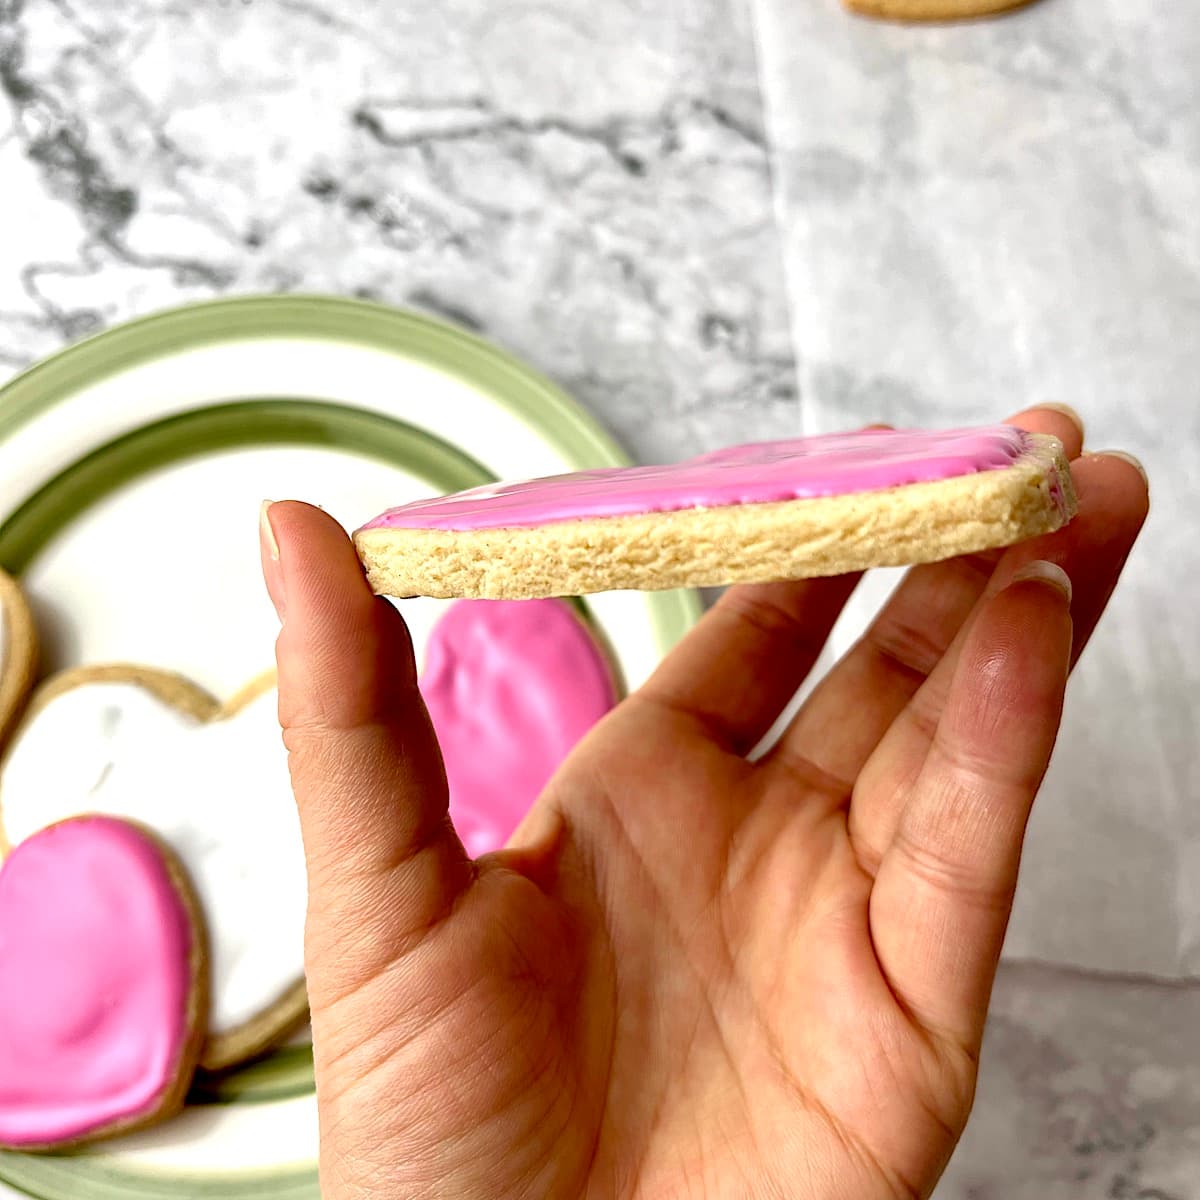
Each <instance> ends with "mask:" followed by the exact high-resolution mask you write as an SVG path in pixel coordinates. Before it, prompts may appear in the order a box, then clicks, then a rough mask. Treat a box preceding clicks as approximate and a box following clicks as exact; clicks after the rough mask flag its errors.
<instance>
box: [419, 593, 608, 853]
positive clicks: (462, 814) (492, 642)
mask: <svg viewBox="0 0 1200 1200" xmlns="http://www.w3.org/2000/svg"><path fill="white" fill-rule="evenodd" d="M420 687H421V694H422V696H423V697H424V699H425V705H426V707H427V708H428V709H429V715H430V718H431V719H432V721H433V726H434V730H435V731H436V733H437V737H438V743H439V744H440V746H441V749H442V759H443V761H444V762H445V764H446V778H447V782H448V784H449V790H450V817H451V820H452V821H453V823H454V827H455V829H456V830H457V831H458V835H459V837H460V838H461V839H462V841H463V844H464V846H465V847H466V849H467V852H468V853H469V854H471V855H472V856H476V855H479V854H485V853H487V852H488V851H491V850H498V849H499V848H500V847H502V846H503V845H504V844H505V843H506V842H507V841H508V839H509V837H510V835H511V834H512V832H513V830H514V829H516V827H517V825H518V824H519V823H520V821H521V818H522V817H524V815H525V813H526V812H527V811H528V809H529V807H530V805H532V804H533V802H534V800H536V799H537V797H538V796H539V795H540V794H541V791H542V789H543V788H544V787H545V786H546V784H547V783H548V782H549V781H550V777H551V776H552V775H553V774H554V772H555V771H556V770H557V769H558V767H559V765H560V763H561V762H562V761H563V759H564V758H566V756H567V755H568V754H569V753H570V752H571V750H572V749H573V748H574V746H575V744H576V743H577V742H578V741H579V740H580V739H581V738H582V737H583V736H584V735H585V734H586V733H587V732H588V731H589V730H590V729H591V728H592V726H593V725H595V724H596V722H597V721H599V720H600V719H601V718H602V717H603V716H604V715H605V713H607V712H608V710H609V709H610V708H612V706H613V705H614V704H615V703H616V701H617V686H616V681H615V678H614V670H613V667H612V665H611V663H610V661H609V658H608V655H607V654H606V653H605V651H604V650H603V649H602V648H601V646H600V645H599V643H598V642H597V640H596V637H595V635H594V634H593V633H592V632H591V631H590V629H589V628H588V627H587V626H586V625H585V623H584V621H583V620H582V619H581V618H580V617H579V616H577V615H576V613H575V612H574V610H573V609H572V607H571V606H570V605H569V604H566V603H565V602H563V601H561V600H463V601H460V602H459V603H458V604H452V605H450V607H449V608H448V609H447V610H446V612H445V614H444V615H443V616H442V617H441V619H440V620H439V621H438V622H437V624H435V625H434V627H433V629H432V631H431V632H430V636H429V641H428V642H427V643H426V647H425V663H424V669H423V670H422V672H421V679H420Z"/></svg>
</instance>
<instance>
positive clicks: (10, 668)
mask: <svg viewBox="0 0 1200 1200" xmlns="http://www.w3.org/2000/svg"><path fill="white" fill-rule="evenodd" d="M0 612H2V613H3V616H4V620H3V622H0V639H2V640H0V748H2V747H3V746H4V744H5V743H6V742H7V741H8V735H9V734H10V733H11V732H12V731H13V727H14V726H15V725H16V723H17V719H18V718H19V717H20V715H21V710H22V708H23V707H24V705H25V700H26V698H27V697H28V695H29V690H30V688H32V687H33V681H34V678H35V676H36V674H37V659H38V650H37V632H36V630H35V629H34V624H33V615H32V614H31V613H30V611H29V605H28V604H26V602H25V597H24V595H22V593H21V589H20V588H19V587H18V586H17V584H16V581H15V580H13V579H12V578H10V577H9V576H8V575H6V574H5V573H4V572H3V571H0ZM0 846H2V843H0Z"/></svg>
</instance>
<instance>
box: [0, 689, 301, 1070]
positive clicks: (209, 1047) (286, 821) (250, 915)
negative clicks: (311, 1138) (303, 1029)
mask: <svg viewBox="0 0 1200 1200" xmlns="http://www.w3.org/2000/svg"><path fill="white" fill-rule="evenodd" d="M90 812H97V813H105V814H107V815H109V816H114V817H121V818H126V819H128V820H133V821H137V822H139V823H141V824H142V825H145V826H146V827H147V828H148V829H150V830H152V831H153V832H154V833H155V834H157V835H158V836H159V837H160V838H161V839H162V840H163V841H164V842H165V843H166V844H167V845H168V846H170V847H171V848H172V849H173V850H174V851H175V853H176V854H178V856H179V858H180V860H181V861H182V862H183V864H184V866H185V868H186V869H187V871H188V874H189V875H190V877H191V879H192V881H193V883H194V884H195V887H196V892H197V895H198V896H199V899H200V904H201V908H202V910H203V912H204V916H205V919H206V922H207V926H208V935H209V945H210V952H209V953H210V960H211V969H212V1004H211V1015H210V1025H209V1035H208V1038H207V1040H206V1041H205V1044H204V1047H203V1050H202V1052H201V1057H200V1065H201V1066H202V1067H203V1068H205V1069H207V1070H220V1069H223V1068H225V1067H228V1066H231V1065H233V1064H234V1063H238V1062H241V1061H243V1060H244V1059H246V1058H249V1057H251V1056H252V1055H254V1054H257V1053H259V1052H260V1051H262V1050H264V1049H266V1048H267V1047H268V1046H270V1045H273V1044H274V1043H275V1042H276V1041H278V1040H279V1039H280V1038H281V1037H282V1036H283V1035H285V1034H286V1033H287V1032H289V1031H290V1030H291V1029H292V1028H293V1027H294V1026H295V1025H296V1024H297V1023H298V1022H299V1021H301V1020H302V1019H303V1017H304V1014H305V1011H306V1000H305V993H304V984H303V975H304V912H305V904H306V899H307V885H306V879H305V871H304V853H303V849H302V846H301V843H300V831H299V826H298V822H297V818H296V810H295V804H294V802H293V800H292V791H291V783H290V780H289V777H288V769H287V755H286V752H285V750H284V747H283V743H282V741H281V739H280V734H279V726H278V722H277V720H276V695H275V690H274V688H273V686H272V681H271V680H270V679H266V680H263V681H260V682H259V683H258V684H256V685H255V686H253V687H252V688H250V689H248V690H247V691H246V692H244V693H243V694H242V695H241V696H239V697H237V698H235V699H234V700H232V701H231V702H230V703H229V704H227V705H221V704H220V703H219V702H218V701H216V700H215V699H213V698H212V697H211V696H209V695H208V694H207V693H205V692H203V691H202V690H201V689H199V688H197V687H196V686H195V685H194V684H191V683H189V682H188V681H187V680H184V679H181V678H180V677H178V676H176V675H172V674H169V673H166V672H161V671H152V670H149V669H145V668H137V667H120V666H116V667H92V668H79V669H76V670H72V671H67V672H65V673H63V674H61V675H58V676H56V677H54V678H53V679H51V680H50V681H48V682H47V683H46V684H44V685H43V686H42V687H41V688H40V689H39V690H38V691H37V692H36V693H35V695H34V697H33V700H32V701H31V703H30V706H29V710H28V712H27V714H26V716H25V719H24V720H23V722H22V723H21V725H20V726H19V728H18V729H17V731H16V733H15V734H14V736H13V740H12V743H11V745H10V746H9V749H8V753H7V755H6V757H5V759H4V762H3V764H2V766H0V831H2V833H3V836H4V837H5V838H6V839H7V841H8V843H9V844H10V845H14V846H15V845H19V844H20V843H21V841H22V840H23V839H24V838H27V837H29V836H30V835H31V834H33V833H35V832H36V831H37V830H38V829H41V828H42V827H43V826H45V825H47V824H50V823H51V822H54V821H61V820H64V819H66V818H68V817H73V816H78V815H80V814H82V813H90Z"/></svg>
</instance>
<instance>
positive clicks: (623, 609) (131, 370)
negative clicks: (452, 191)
mask: <svg viewBox="0 0 1200 1200" xmlns="http://www.w3.org/2000/svg"><path fill="white" fill-rule="evenodd" d="M624 461H625V458H624V456H623V455H622V454H621V452H620V451H619V449H618V448H617V447H616V445H615V444H614V443H613V442H612V441H611V439H610V438H609V437H608V436H607V435H606V434H605V433H604V432H603V431H602V430H601V429H600V428H599V426H597V425H596V424H595V422H593V421H592V420H591V419H590V418H589V417H588V416H587V415H586V414H585V413H584V412H583V411H582V410H580V409H579V408H578V407H577V406H576V405H575V404H574V403H573V402H572V401H571V400H570V399H569V398H568V397H567V396H565V395H564V394H563V393H562V392H560V391H558V390H557V389H556V388H554V387H553V386H552V385H551V384H550V383H548V382H547V381H546V380H545V379H543V378H541V377H540V376H538V375H537V374H536V373H534V372H532V371H530V370H529V369H528V368H526V367H524V366H523V365H522V364H520V363H519V362H517V361H515V360H514V359H512V358H510V357H509V356H508V355H506V354H504V353H503V352H501V351H499V350H497V349H495V348H494V347H492V346H490V345H488V344H487V343H486V342H483V341H480V340H479V339H477V338H475V337H472V336H470V335H469V334H466V333H464V332H462V331H460V330H458V329H455V328H452V327H450V326H447V325H444V324H441V323H439V322H436V321H432V320H429V319H427V318H424V317H421V316H416V315H413V314H409V313H401V312H397V311H395V310H392V309H388V308H384V307H380V306H377V305H371V304H364V303H359V302H355V301H345V300H335V299H327V298H321V297H294V296H292V297H250V298H243V299H235V300H223V301H217V302H214V303H210V304H203V305H197V306H193V307H189V308H185V309H180V310H175V311H171V312H166V313H162V314H159V315H157V316H153V317H149V318H146V319H143V320H141V321H136V322H133V323H131V324H128V325H125V326H122V327H120V328H117V329H114V330H111V331H109V332H108V333H105V334H102V335H100V336H99V337H96V338H94V339H91V340H90V341H87V342H83V343H81V344H79V345H77V346H74V347H71V348H70V349H68V350H65V351H63V352H62V353H60V354H58V355H56V356H55V357H54V358H51V359H49V360H47V361H46V362H44V363H41V364H39V365H38V366H36V367H34V368H32V369H31V370H29V371H27V372H25V373H24V374H23V375H21V376H19V377H17V378H16V379H14V380H13V381H12V382H10V383H9V384H8V385H7V386H6V387H4V388H0V565H3V566H4V567H6V568H7V569H9V570H10V571H12V572H13V573H15V574H17V575H19V576H20V578H21V581H22V583H23V585H24V587H25V589H26V591H27V592H28V593H29V595H30V598H31V600H32V602H33V605H34V607H35V610H36V612H37V615H38V619H39V625H40V632H41V635H42V640H43V643H44V647H43V648H44V652H45V653H44V659H45V662H44V665H45V667H46V669H48V670H54V669H59V668H62V667H66V666H71V665H75V664H80V663H89V662H106V661H114V660H126V661H133V662H140V663H146V664H149V665H155V666H160V667H166V668H169V669H172V670H177V671H181V672H183V673H184V674H186V675H189V676H191V677H192V678H193V679H195V680H196V682H197V683H199V684H201V685H202V686H204V687H206V688H208V689H209V690H210V691H212V692H214V693H216V694H218V695H228V694H230V693H232V692H234V691H235V690H237V689H238V688H239V687H240V686H241V685H242V684H243V683H245V682H246V681H247V680H248V679H250V678H251V677H253V676H254V675H256V674H257V673H259V672H260V671H261V670H263V669H264V668H265V667H266V666H268V665H269V664H270V661H271V646H272V643H273V639H274V634H275V627H276V626H275V619H274V615H273V613H272V612H271V610H270V606H269V604H268V603H267V601H266V599H265V597H264V595H263V593H262V587H261V582H260V578H259V571H258V561H257V555H258V550H257V531H256V528H257V510H258V506H259V502H260V501H261V500H262V499H263V498H264V497H270V498H272V499H280V498H284V497H292V496H297V497H301V498H304V499H309V500H312V501H314V502H317V503H320V504H322V505H323V506H324V507H326V508H327V509H328V510H329V511H330V512H331V513H332V514H333V515H334V516H336V517H337V518H338V519H339V520H341V521H342V523H343V524H345V525H347V526H350V527H352V526H354V525H357V524H359V523H361V522H362V521H363V520H365V519H366V518H367V517H369V516H372V515H374V513H375V512H377V511H379V510H380V509H382V508H385V507H388V506H390V505H392V504H396V503H400V502H402V501H404V500H408V499H415V498H417V497H419V496H423V495H430V494H435V493H438V492H443V491H449V490H456V489H458V488H462V487H468V486H473V485H475V484H478V483H482V482H486V481H487V480H488V479H492V478H504V477H510V478H511V477H521V476H529V475H539V474H547V473H552V472H555V471H560V470H572V469H577V468H581V467H589V466H604V465H620V464H622V463H623V462H624ZM401 607H402V608H403V610H404V612H405V615H406V617H407V618H408V620H409V623H410V626H411V627H412V629H413V633H414V638H415V640H416V641H417V643H418V650H419V648H420V645H421V643H422V642H423V640H424V637H425V635H426V633H427V631H428V629H429V626H430V625H431V624H432V622H433V621H434V620H435V619H436V617H437V615H438V613H439V612H440V610H441V607H442V605H441V603H440V602H437V601H425V600H420V601H412V602H405V603H404V604H402V605H401ZM587 608H588V612H589V615H590V616H591V617H592V618H593V619H594V620H595V621H596V623H597V624H598V625H599V627H600V629H601V631H602V632H603V634H604V635H605V637H606V639H607V641H608V643H609V644H610V646H611V647H612V649H613V651H614V654H615V656H616V658H617V660H618V664H619V666H620V669H621V671H622V674H623V675H624V678H625V680H626V681H627V682H628V683H629V684H630V685H636V684H637V683H638V682H639V681H640V680H641V679H643V678H644V677H645V675H646V674H647V672H648V671H649V670H650V669H651V668H652V667H653V665H654V664H655V662H657V660H658V658H659V657H660V656H661V654H662V653H663V651H664V650H666V649H667V648H668V647H669V646H670V645H671V644H672V643H673V642H674V641H675V640H676V639H677V638H678V637H679V636H680V634H681V633H682V632H683V631H684V630H685V629H686V628H687V626H688V625H689V624H690V623H691V622H692V620H694V619H695V616H696V615H697V613H698V611H699V606H698V602H697V600H696V599H695V597H694V596H693V595H691V594H690V593H656V594H637V593H610V594H606V595H601V596H596V597H589V598H588V600H587ZM311 1088H312V1068H311V1055H310V1053H309V1051H308V1049H307V1047H306V1046H304V1045H302V1044H301V1045H295V1046H289V1047H287V1048H285V1049H284V1050H281V1051H279V1052H278V1053H277V1054H275V1055H272V1056H270V1057H269V1058H267V1059H266V1060H264V1061H263V1062H260V1063H257V1064H254V1065H252V1066H250V1067H247V1068H245V1069H244V1070H242V1071H240V1072H237V1073H234V1074H233V1075H231V1076H229V1077H227V1078H225V1079H222V1080H217V1081H206V1082H204V1083H202V1084H201V1085H199V1086H198V1087H197V1088H196V1089H195V1091H194V1094H193V1103H192V1104H191V1105H190V1106H189V1108H188V1110H187V1112H186V1113H185V1114H184V1115H183V1116H182V1117H181V1118H178V1119H177V1120H175V1121H172V1122H170V1123H168V1124H166V1125H164V1126H162V1127H160V1128H158V1129H155V1130H151V1131H148V1132H146V1133H143V1134H138V1135H133V1136H131V1137H127V1138H124V1139H120V1140H117V1141H114V1142H112V1143H109V1144H108V1145H106V1146H104V1147H98V1148H95V1149H93V1150H91V1151H87V1152H81V1153H77V1154H71V1155H63V1156H57V1157H36V1156H29V1155H17V1154H0V1193H3V1192H4V1191H5V1190H6V1185H7V1187H8V1188H15V1189H17V1191H18V1194H28V1195H33V1196H37V1197H43V1198H45V1200H102V1198H103V1200H106V1198H108V1197H117V1196H131V1197H143V1198H144V1200H157V1198H158V1197H160V1196H161V1197H168V1196H169V1197H173V1198H180V1200H187V1198H188V1197H221V1198H223V1200H239V1198H241V1197H246V1198H247V1200H249V1198H250V1197H313V1196H316V1195H317V1188H316V1175H315V1164H314V1157H315V1148H316V1113H315V1105H314V1103H313V1099H312V1093H311Z"/></svg>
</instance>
